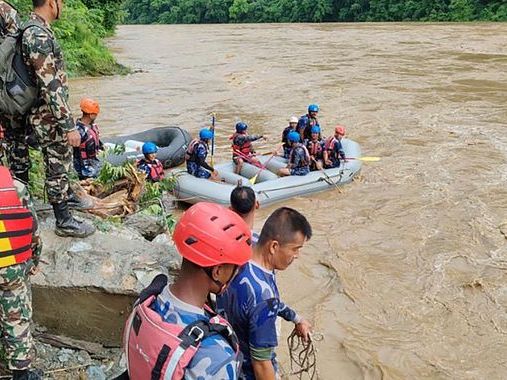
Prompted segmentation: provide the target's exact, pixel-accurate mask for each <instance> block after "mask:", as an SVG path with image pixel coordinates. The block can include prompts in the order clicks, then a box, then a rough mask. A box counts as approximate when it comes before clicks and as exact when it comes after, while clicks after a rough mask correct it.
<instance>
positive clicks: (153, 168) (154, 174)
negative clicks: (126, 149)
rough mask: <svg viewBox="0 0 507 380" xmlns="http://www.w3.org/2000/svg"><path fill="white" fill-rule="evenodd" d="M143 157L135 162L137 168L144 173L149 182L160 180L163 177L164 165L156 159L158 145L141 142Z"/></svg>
mask: <svg viewBox="0 0 507 380" xmlns="http://www.w3.org/2000/svg"><path fill="white" fill-rule="evenodd" d="M142 152H143V154H144V158H142V159H140V160H139V161H138V162H137V168H138V169H139V170H140V171H142V172H144V173H146V179H147V180H148V181H150V182H160V181H161V180H163V179H164V166H163V165H162V163H161V162H160V160H158V159H157V152H158V146H157V145H155V144H154V143H152V142H146V143H144V144H143V147H142Z"/></svg>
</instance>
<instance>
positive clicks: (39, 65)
mask: <svg viewBox="0 0 507 380" xmlns="http://www.w3.org/2000/svg"><path fill="white" fill-rule="evenodd" d="M23 45H24V46H26V48H27V50H28V51H27V53H28V54H27V59H28V62H29V64H30V66H31V67H32V68H33V70H34V73H35V76H36V78H37V83H38V86H39V88H40V96H41V97H42V98H43V99H44V102H45V103H46V104H47V105H48V107H49V109H50V110H51V113H52V114H53V116H54V118H55V119H56V122H57V123H58V125H59V126H60V128H62V129H63V131H64V132H67V133H70V132H73V131H75V124H74V120H73V118H72V113H71V111H70V106H69V103H68V99H69V89H68V87H67V85H66V84H65V83H62V80H61V79H62V78H61V77H60V75H58V74H59V73H58V67H57V66H58V65H60V64H62V62H61V58H57V57H56V56H55V53H54V49H55V46H54V41H53V40H52V39H51V38H50V36H48V34H47V32H46V31H44V30H42V29H41V28H38V27H31V28H29V29H28V30H27V31H26V32H25V33H24V34H23ZM61 69H62V68H61Z"/></svg>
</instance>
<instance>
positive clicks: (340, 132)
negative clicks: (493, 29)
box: [334, 124, 345, 136]
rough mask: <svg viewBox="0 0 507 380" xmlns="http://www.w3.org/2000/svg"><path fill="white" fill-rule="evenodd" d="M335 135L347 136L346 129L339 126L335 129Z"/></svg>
mask: <svg viewBox="0 0 507 380" xmlns="http://www.w3.org/2000/svg"><path fill="white" fill-rule="evenodd" d="M334 133H338V134H339V135H342V136H344V135H345V127H344V126H343V125H339V124H338V125H337V126H336V127H335V128H334Z"/></svg>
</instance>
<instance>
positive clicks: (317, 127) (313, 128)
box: [311, 124, 320, 133]
mask: <svg viewBox="0 0 507 380" xmlns="http://www.w3.org/2000/svg"><path fill="white" fill-rule="evenodd" d="M311 133H320V125H318V124H316V125H314V126H313V127H312V129H311Z"/></svg>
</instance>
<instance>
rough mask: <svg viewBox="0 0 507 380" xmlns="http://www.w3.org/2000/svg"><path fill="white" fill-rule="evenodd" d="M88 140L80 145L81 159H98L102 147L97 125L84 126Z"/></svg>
mask: <svg viewBox="0 0 507 380" xmlns="http://www.w3.org/2000/svg"><path fill="white" fill-rule="evenodd" d="M84 127H85V128H86V135H87V136H88V138H87V139H86V140H85V141H83V142H82V143H81V145H79V148H78V149H79V152H80V155H81V159H83V160H89V159H93V158H97V152H98V150H99V146H100V134H99V127H98V126H97V124H94V123H92V124H91V125H89V126H88V125H84Z"/></svg>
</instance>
